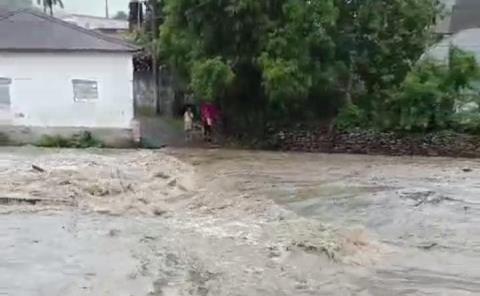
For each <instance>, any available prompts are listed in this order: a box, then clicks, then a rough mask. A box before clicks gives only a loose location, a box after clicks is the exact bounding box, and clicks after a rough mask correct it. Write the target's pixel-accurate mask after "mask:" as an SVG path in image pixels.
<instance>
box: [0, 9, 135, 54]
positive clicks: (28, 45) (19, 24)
mask: <svg viewBox="0 0 480 296" xmlns="http://www.w3.org/2000/svg"><path fill="white" fill-rule="evenodd" d="M137 50H138V48H137V47H136V46H134V45H132V44H130V43H128V42H125V41H123V40H119V39H116V38H112V37H109V36H105V35H103V34H100V33H97V32H95V31H92V30H87V29H84V28H82V27H79V26H76V25H74V24H71V23H68V22H65V21H62V20H60V19H57V18H54V17H50V16H48V15H46V14H43V13H40V12H37V11H32V10H17V11H6V10H2V9H0V51H89V52H92V51H93V52H132V51H137Z"/></svg>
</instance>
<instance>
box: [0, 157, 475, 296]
mask: <svg viewBox="0 0 480 296" xmlns="http://www.w3.org/2000/svg"><path fill="white" fill-rule="evenodd" d="M32 164H36V165H39V166H40V167H42V168H44V169H45V170H46V172H44V173H40V172H36V171H35V170H32V168H31V165H32ZM479 172H480V163H478V161H476V160H463V159H444V158H410V157H404V158H400V157H398V158H391V157H368V156H350V155H319V154H291V153H266V152H244V151H227V150H210V151H208V150H168V151H167V152H147V151H136V152H135V151H131V152H118V151H117V152H114V151H93V152H85V151H69V150H66V151H60V152H59V151H45V150H36V149H31V148H28V149H20V150H12V149H4V150H1V151H0V177H1V178H2V180H3V182H2V183H0V200H3V205H2V203H0V212H2V213H4V214H3V215H1V216H0V258H1V259H0V295H167V296H168V295H272V296H273V295H479V294H480V227H478V225H480V195H479V193H480V174H479ZM2 198H3V199H2ZM32 199H35V200H40V201H38V202H36V203H35V204H31V203H30V202H28V201H25V200H30V201H31V200H32Z"/></svg>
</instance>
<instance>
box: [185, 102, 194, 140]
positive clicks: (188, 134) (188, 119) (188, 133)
mask: <svg viewBox="0 0 480 296" xmlns="http://www.w3.org/2000/svg"><path fill="white" fill-rule="evenodd" d="M183 126H184V130H185V141H186V142H190V141H191V140H192V132H193V112H192V108H191V107H190V106H189V107H187V109H186V110H185V113H184V114H183Z"/></svg>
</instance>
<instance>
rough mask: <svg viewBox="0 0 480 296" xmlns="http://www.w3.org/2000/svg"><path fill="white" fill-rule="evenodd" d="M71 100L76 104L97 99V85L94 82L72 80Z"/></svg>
mask: <svg viewBox="0 0 480 296" xmlns="http://www.w3.org/2000/svg"><path fill="white" fill-rule="evenodd" d="M72 85H73V99H74V100H75V101H77V102H82V101H94V100H97V99H98V83H97V81H95V80H87V79H73V80H72Z"/></svg>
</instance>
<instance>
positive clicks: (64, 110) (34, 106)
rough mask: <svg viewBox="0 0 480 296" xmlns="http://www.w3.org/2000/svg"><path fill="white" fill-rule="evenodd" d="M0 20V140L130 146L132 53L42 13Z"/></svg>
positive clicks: (122, 44) (23, 13) (110, 40)
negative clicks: (83, 137) (88, 138)
mask: <svg viewBox="0 0 480 296" xmlns="http://www.w3.org/2000/svg"><path fill="white" fill-rule="evenodd" d="M0 15H1V17H0V134H2V136H3V137H7V138H8V139H9V140H10V141H12V142H16V143H31V142H36V141H38V140H39V139H40V138H41V137H42V136H43V135H46V134H50V135H51V134H55V135H63V136H67V135H72V134H74V133H78V132H79V131H90V132H91V133H92V134H94V135H95V136H97V138H99V139H101V140H103V141H104V142H106V143H107V144H110V145H115V146H119V145H124V144H126V143H129V142H130V139H131V123H132V120H133V117H134V101H133V85H132V81H133V65H132V57H133V54H134V52H135V51H136V50H137V48H136V47H135V46H132V45H130V44H128V43H126V42H123V41H120V40H118V39H115V38H111V37H108V36H105V35H102V34H99V33H97V32H95V31H92V30H86V29H84V28H82V27H79V26H76V25H73V24H71V23H68V22H65V21H62V20H60V19H57V18H53V17H50V16H47V15H45V14H43V13H40V12H35V11H25V10H20V11H15V12H6V11H3V12H0ZM12 32H15V34H12Z"/></svg>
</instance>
